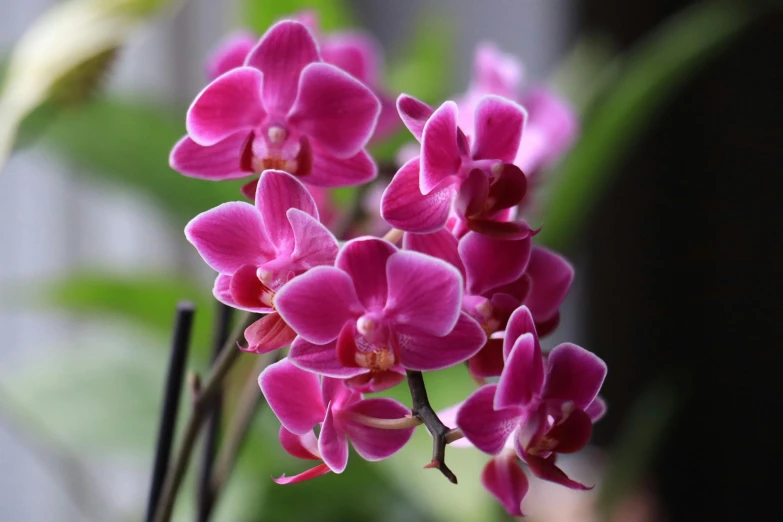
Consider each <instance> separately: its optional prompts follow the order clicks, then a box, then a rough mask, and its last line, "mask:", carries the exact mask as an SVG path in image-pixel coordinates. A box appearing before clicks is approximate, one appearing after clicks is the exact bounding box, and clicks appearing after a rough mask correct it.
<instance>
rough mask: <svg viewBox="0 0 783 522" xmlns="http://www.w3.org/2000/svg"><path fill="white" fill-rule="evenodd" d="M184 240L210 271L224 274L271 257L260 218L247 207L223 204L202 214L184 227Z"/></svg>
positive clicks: (241, 203) (241, 204) (271, 252)
mask: <svg viewBox="0 0 783 522" xmlns="http://www.w3.org/2000/svg"><path fill="white" fill-rule="evenodd" d="M185 237H186V238H187V239H188V241H190V242H191V243H192V244H193V246H195V247H196V250H198V253H199V254H200V255H201V257H202V258H204V261H206V263H207V264H208V265H209V266H210V267H212V268H213V269H215V270H217V271H218V272H221V273H224V274H232V273H233V272H234V271H236V270H237V269H239V267H241V266H242V265H246V264H255V265H260V264H261V263H263V262H264V261H265V260H266V259H268V258H270V257H272V256H273V255H274V254H273V252H274V251H273V250H272V249H271V245H269V240H268V239H267V237H266V234H265V233H264V228H263V223H262V221H261V215H260V214H259V213H258V211H257V210H256V209H255V208H254V207H253V205H251V204H249V203H244V202H229V203H223V204H222V205H219V206H217V207H215V208H213V209H211V210H207V211H206V212H202V213H201V214H199V215H198V216H196V217H194V218H193V219H192V220H190V223H188V224H187V225H186V226H185Z"/></svg>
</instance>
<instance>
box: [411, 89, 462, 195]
mask: <svg viewBox="0 0 783 522" xmlns="http://www.w3.org/2000/svg"><path fill="white" fill-rule="evenodd" d="M457 130H458V129H457V104H456V103H454V102H453V101H447V102H445V103H444V104H443V105H441V106H440V107H438V109H437V110H436V111H435V112H434V113H433V114H432V117H431V118H430V119H429V120H427V124H426V125H425V126H424V132H423V133H422V138H421V177H420V178H419V190H421V193H422V194H425V195H426V194H429V193H430V192H432V191H433V190H434V189H435V188H437V187H438V186H439V185H440V184H441V183H443V182H445V181H446V180H447V179H448V178H450V177H451V176H456V175H457V174H458V173H459V170H460V166H461V165H462V158H461V155H460V150H459V146H458V145H457Z"/></svg>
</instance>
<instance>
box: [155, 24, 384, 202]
mask: <svg viewBox="0 0 783 522" xmlns="http://www.w3.org/2000/svg"><path fill="white" fill-rule="evenodd" d="M240 43H241V42H240ZM231 60H235V56H234V55H233V54H232V53H226V56H224V57H223V63H222V65H215V67H218V66H226V63H229V64H230V63H231ZM380 110H381V106H380V102H379V101H378V98H377V97H376V96H375V95H374V94H373V93H372V91H370V89H369V88H367V87H366V86H365V85H363V84H362V83H361V82H360V81H358V80H356V79H355V78H354V77H353V76H351V75H350V74H348V73H346V72H344V71H342V70H341V69H339V68H338V67H335V66H333V65H329V64H326V63H323V62H322V61H321V56H320V54H319V52H318V46H317V44H316V42H315V39H314V38H313V36H312V35H311V34H310V32H309V30H308V29H307V28H306V27H305V26H304V25H303V24H301V23H299V22H295V21H291V20H284V21H282V22H278V23H277V24H275V25H273V26H272V27H271V28H269V30H268V31H267V32H266V33H265V34H264V36H262V37H261V40H260V41H259V42H258V44H257V45H256V46H255V47H254V48H253V49H252V50H251V51H250V53H249V54H248V55H247V58H246V59H245V61H244V65H243V66H241V67H236V68H233V69H230V70H228V71H227V72H225V73H223V74H222V75H220V76H219V77H218V78H216V79H215V80H214V81H212V83H210V84H209V85H208V86H207V87H206V88H205V89H204V90H203V91H202V92H201V93H200V94H199V95H198V96H197V97H196V99H195V101H194V102H193V104H192V105H191V107H190V109H189V110H188V114H187V118H186V127H187V130H188V136H186V137H185V138H183V139H182V140H180V142H179V143H177V145H176V146H175V147H174V149H173V150H172V152H171V157H170V163H171V166H172V167H173V168H174V169H175V170H178V171H179V172H182V173H184V174H186V175H188V176H192V177H199V178H205V179H213V180H219V179H234V178H243V177H246V176H248V175H249V174H251V173H254V172H261V171H263V170H265V169H280V170H285V171H287V172H289V173H292V174H294V175H296V176H299V177H302V178H303V179H304V180H306V181H307V183H309V184H312V185H317V186H329V187H337V186H347V185H357V184H361V183H366V182H367V181H370V180H371V179H373V178H375V176H376V172H377V168H376V166H375V163H374V162H373V160H372V158H371V157H370V156H369V154H368V153H367V152H366V151H365V150H364V147H365V145H366V144H367V142H368V140H369V139H370V137H371V136H372V133H373V130H374V129H375V125H376V121H377V119H378V115H379V113H380Z"/></svg>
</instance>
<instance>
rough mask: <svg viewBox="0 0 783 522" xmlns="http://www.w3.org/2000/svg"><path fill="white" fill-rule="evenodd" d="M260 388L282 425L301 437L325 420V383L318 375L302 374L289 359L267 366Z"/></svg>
mask: <svg viewBox="0 0 783 522" xmlns="http://www.w3.org/2000/svg"><path fill="white" fill-rule="evenodd" d="M258 385H259V386H260V387H261V391H262V392H263V394H264V398H265V399H266V402H267V403H268V404H269V407H270V408H272V411H274V412H275V415H277V418H278V419H280V423H281V424H282V425H283V426H285V427H286V429H287V430H288V431H290V432H292V433H295V434H297V435H305V434H306V433H308V432H309V431H311V430H312V429H313V427H314V426H315V425H316V424H318V423H319V422H321V421H322V420H323V418H324V414H325V412H326V409H325V408H324V404H323V402H322V401H321V383H319V382H318V376H317V375H316V374H314V373H310V372H306V371H304V370H300V369H299V368H297V367H296V366H294V365H293V364H291V362H290V361H288V360H287V359H283V360H282V361H279V362H276V363H275V364H272V365H270V366H267V367H266V368H265V369H264V371H263V372H261V375H259V376H258Z"/></svg>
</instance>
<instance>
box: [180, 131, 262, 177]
mask: <svg viewBox="0 0 783 522" xmlns="http://www.w3.org/2000/svg"><path fill="white" fill-rule="evenodd" d="M247 139H248V132H247V131H245V130H241V131H239V132H235V133H234V134H231V135H230V136H228V137H227V138H226V139H223V140H221V141H218V142H217V143H215V144H214V145H210V146H209V147H204V146H202V145H199V144H198V143H196V142H195V141H193V140H192V139H191V138H190V137H188V136H185V137H184V138H182V139H181V140H179V141H178V142H177V144H176V145H174V148H173V149H171V155H170V156H169V165H171V168H172V169H174V170H176V171H177V172H179V173H180V174H184V175H185V176H188V177H191V178H199V179H209V180H214V181H219V180H224V179H240V178H246V177H247V176H249V175H250V172H247V171H245V170H244V169H242V167H241V165H240V161H239V157H240V155H241V153H242V147H243V145H244V144H245V142H246V141H247Z"/></svg>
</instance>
